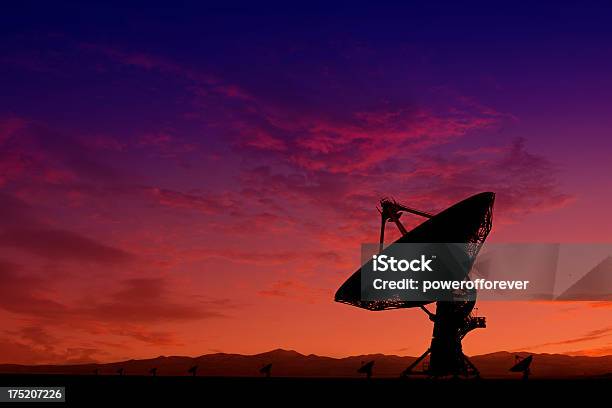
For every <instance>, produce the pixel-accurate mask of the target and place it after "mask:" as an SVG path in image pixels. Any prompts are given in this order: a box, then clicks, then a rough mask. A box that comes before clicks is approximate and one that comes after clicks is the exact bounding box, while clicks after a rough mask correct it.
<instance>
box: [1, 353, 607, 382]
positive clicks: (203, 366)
mask: <svg viewBox="0 0 612 408" xmlns="http://www.w3.org/2000/svg"><path fill="white" fill-rule="evenodd" d="M518 354H519V355H521V356H523V357H524V356H526V355H527V354H529V353H525V352H522V353H518ZM515 355H516V354H514V353H509V352H497V353H491V354H483V355H477V356H473V357H471V358H470V359H471V361H472V362H473V363H474V364H475V365H476V366H477V367H478V369H479V370H480V371H481V374H482V376H483V377H485V378H516V377H517V376H519V374H517V373H511V372H509V368H510V367H511V366H512V365H514V363H515ZM372 360H374V361H375V364H374V370H373V375H374V376H375V377H397V376H399V374H400V373H401V372H402V371H403V370H404V369H405V368H406V367H407V366H408V365H410V363H412V362H413V361H414V360H415V357H405V356H396V355H384V354H368V355H360V356H352V357H344V358H332V357H324V356H317V355H314V354H310V355H304V354H300V353H298V352H296V351H293V350H283V349H277V350H272V351H269V352H266V353H261V354H255V355H242V354H226V353H214V354H205V355H202V356H199V357H184V356H159V357H156V358H152V359H143V360H127V361H120V362H115V363H101V364H94V363H91V364H75V365H18V364H0V373H22V374H25V373H29V374H77V375H79V374H80V375H93V374H94V373H95V372H96V371H97V373H98V374H99V375H117V371H118V370H119V369H120V368H123V372H124V374H125V375H149V371H150V370H151V369H152V368H154V367H155V368H157V374H158V375H190V374H189V373H188V372H187V370H188V369H189V368H191V367H193V366H195V365H197V366H198V369H197V374H198V376H260V375H261V374H260V373H259V369H260V368H261V367H263V366H264V365H266V364H269V363H272V370H271V371H272V375H273V376H275V377H358V376H360V374H358V373H357V369H358V368H359V367H360V366H361V365H362V363H364V362H368V361H372ZM610 373H612V356H601V357H586V356H568V355H563V354H535V355H534V359H533V364H532V377H533V378H575V377H585V376H586V377H591V376H606V375H610Z"/></svg>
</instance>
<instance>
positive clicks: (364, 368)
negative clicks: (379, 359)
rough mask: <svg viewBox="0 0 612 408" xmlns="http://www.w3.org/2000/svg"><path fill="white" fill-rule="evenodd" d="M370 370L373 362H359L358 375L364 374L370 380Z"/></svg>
mask: <svg viewBox="0 0 612 408" xmlns="http://www.w3.org/2000/svg"><path fill="white" fill-rule="evenodd" d="M372 368H374V360H372V361H368V362H367V363H364V362H363V361H362V362H361V367H359V369H358V370H357V372H358V373H359V374H365V375H366V378H367V379H370V378H372Z"/></svg>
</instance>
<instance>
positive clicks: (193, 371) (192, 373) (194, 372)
mask: <svg viewBox="0 0 612 408" xmlns="http://www.w3.org/2000/svg"><path fill="white" fill-rule="evenodd" d="M187 372H188V373H189V374H191V375H192V376H194V377H195V376H196V375H197V374H198V366H197V365H194V366H193V367H191V368H190V369H189V370H187Z"/></svg>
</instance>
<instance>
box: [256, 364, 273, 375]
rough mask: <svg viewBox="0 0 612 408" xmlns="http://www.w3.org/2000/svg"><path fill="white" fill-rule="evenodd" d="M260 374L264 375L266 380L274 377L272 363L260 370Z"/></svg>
mask: <svg viewBox="0 0 612 408" xmlns="http://www.w3.org/2000/svg"><path fill="white" fill-rule="evenodd" d="M259 372H260V373H261V374H263V375H264V376H265V377H266V378H270V376H271V375H272V363H270V364H266V365H265V366H263V367H261V368H260V369H259Z"/></svg>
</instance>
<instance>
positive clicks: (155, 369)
mask: <svg viewBox="0 0 612 408" xmlns="http://www.w3.org/2000/svg"><path fill="white" fill-rule="evenodd" d="M149 374H151V375H152V376H153V377H156V376H157V367H153V368H152V369H150V370H149Z"/></svg>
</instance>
